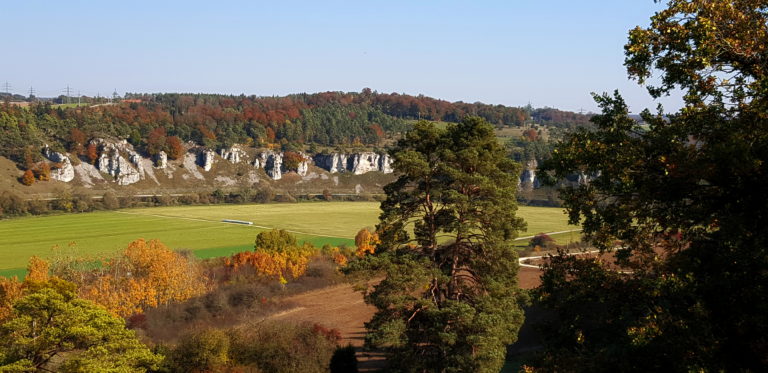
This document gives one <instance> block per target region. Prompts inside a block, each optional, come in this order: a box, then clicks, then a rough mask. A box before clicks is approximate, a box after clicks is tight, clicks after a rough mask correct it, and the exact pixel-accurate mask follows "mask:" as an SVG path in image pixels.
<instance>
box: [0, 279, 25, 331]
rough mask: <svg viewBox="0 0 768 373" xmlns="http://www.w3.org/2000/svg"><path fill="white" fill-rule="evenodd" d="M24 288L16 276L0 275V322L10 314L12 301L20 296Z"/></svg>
mask: <svg viewBox="0 0 768 373" xmlns="http://www.w3.org/2000/svg"><path fill="white" fill-rule="evenodd" d="M23 291H24V288H23V287H22V283H21V282H19V281H18V280H17V279H16V277H14V278H5V277H0V323H2V321H3V320H4V319H6V318H7V317H8V316H10V315H11V311H12V310H13V302H15V301H16V300H17V299H19V298H21V296H22V294H23Z"/></svg>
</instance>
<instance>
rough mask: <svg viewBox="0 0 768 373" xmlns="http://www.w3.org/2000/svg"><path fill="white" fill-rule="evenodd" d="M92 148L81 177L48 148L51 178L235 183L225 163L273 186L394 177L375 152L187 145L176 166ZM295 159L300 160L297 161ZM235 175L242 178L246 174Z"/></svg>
mask: <svg viewBox="0 0 768 373" xmlns="http://www.w3.org/2000/svg"><path fill="white" fill-rule="evenodd" d="M89 145H95V146H96V149H97V154H98V158H97V159H96V160H95V162H94V164H93V166H92V165H91V164H87V163H86V164H83V168H84V169H83V170H80V172H79V173H78V172H77V171H78V169H77V167H73V165H72V162H71V161H70V158H69V157H68V155H66V154H62V153H58V152H55V151H53V150H52V149H50V148H48V147H46V148H44V149H43V153H44V154H45V156H46V157H47V158H48V159H50V160H51V161H52V162H55V163H57V164H59V166H60V167H59V168H55V169H54V172H53V173H52V177H53V178H54V179H56V180H59V181H64V182H70V181H72V180H75V179H79V180H80V181H81V182H82V183H83V184H85V185H89V186H92V185H93V183H94V182H109V181H113V182H115V183H116V184H118V185H131V184H135V183H137V182H139V181H141V180H145V179H150V180H153V181H154V182H155V183H157V184H158V185H160V184H161V183H160V181H159V180H158V178H157V176H156V174H155V172H158V173H159V175H164V177H165V178H167V179H174V175H175V174H177V173H180V175H178V176H180V179H181V180H199V181H206V180H208V179H212V180H218V179H222V178H229V179H231V177H230V176H231V175H228V173H233V169H232V168H227V167H217V166H216V162H220V161H221V160H226V161H227V162H228V163H231V164H251V165H253V167H254V168H255V169H263V170H264V172H265V173H266V175H267V176H268V177H269V178H270V179H272V180H280V179H282V178H283V176H284V175H285V173H286V172H295V173H296V174H298V175H299V176H301V177H303V178H306V177H310V174H312V176H311V177H312V178H318V177H321V175H319V174H322V171H320V170H315V171H312V169H311V167H312V166H313V165H315V166H317V167H318V168H320V169H322V170H325V171H327V172H328V173H332V174H333V173H350V174H354V175H362V174H365V173H368V172H383V173H387V174H388V173H392V172H393V170H392V158H391V157H390V156H389V155H388V154H380V153H376V152H357V153H330V154H315V155H314V156H313V155H310V154H305V153H302V152H297V153H293V154H286V153H283V152H279V151H273V150H263V151H255V152H254V150H253V149H249V148H247V147H242V146H241V145H234V146H232V147H230V148H223V149H220V150H218V152H216V151H213V150H211V149H207V148H204V147H201V146H196V145H194V144H188V145H187V146H186V149H187V152H186V153H185V155H184V156H183V157H181V158H180V159H179V160H175V161H173V162H172V161H170V160H169V159H168V154H166V153H165V152H164V151H160V152H159V153H158V154H156V155H154V156H153V157H150V158H147V157H144V156H142V155H141V154H139V153H138V152H137V151H136V150H135V149H134V147H133V145H131V144H129V143H128V142H127V141H126V140H114V139H103V138H95V139H93V140H91V141H90V142H89ZM297 154H298V158H296V155H297ZM286 156H288V157H289V158H286ZM286 159H288V162H287V163H288V164H289V165H290V166H286ZM251 160H252V161H251ZM88 168H90V169H91V171H89V170H88ZM237 172H238V173H242V172H243V170H240V171H237ZM250 172H251V174H252V176H250V178H251V179H253V180H256V181H258V176H256V174H255V173H254V172H253V171H250ZM205 173H211V174H212V176H210V177H208V176H205V175H204V174H205ZM246 173H248V172H246ZM99 175H101V176H99ZM107 175H109V176H111V178H110V177H109V176H107ZM102 176H103V177H102ZM217 178H218V179H217ZM229 179H228V180H229ZM321 179H323V180H327V179H328V177H327V175H326V176H325V177H324V178H323V177H321ZM222 180H223V179H222Z"/></svg>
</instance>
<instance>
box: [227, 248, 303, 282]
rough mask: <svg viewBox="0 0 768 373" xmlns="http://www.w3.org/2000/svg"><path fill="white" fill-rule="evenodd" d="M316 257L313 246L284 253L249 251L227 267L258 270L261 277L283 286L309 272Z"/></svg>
mask: <svg viewBox="0 0 768 373" xmlns="http://www.w3.org/2000/svg"><path fill="white" fill-rule="evenodd" d="M313 255H315V249H314V247H312V246H311V245H304V246H302V247H291V248H289V249H288V250H284V251H247V252H242V253H237V254H235V255H233V256H232V258H231V259H227V261H226V265H227V266H228V267H230V268H233V269H237V268H239V267H242V266H246V265H247V266H248V267H250V268H253V269H254V270H256V272H257V273H258V275H259V276H261V277H265V278H273V279H275V280H277V281H279V282H280V283H282V284H285V283H287V282H288V280H289V279H296V278H299V277H300V276H302V275H303V274H304V273H305V272H306V271H307V266H308V265H309V259H310V257H312V256H313Z"/></svg>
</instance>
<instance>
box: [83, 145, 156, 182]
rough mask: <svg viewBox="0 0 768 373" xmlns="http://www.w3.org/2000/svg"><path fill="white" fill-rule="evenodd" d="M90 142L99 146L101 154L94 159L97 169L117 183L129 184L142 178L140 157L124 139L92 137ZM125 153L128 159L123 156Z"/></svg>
mask: <svg viewBox="0 0 768 373" xmlns="http://www.w3.org/2000/svg"><path fill="white" fill-rule="evenodd" d="M91 143H92V144H95V145H97V146H99V147H100V148H101V149H100V150H101V155H100V156H99V159H98V160H97V161H96V168H98V169H99V171H101V172H104V173H106V174H109V175H112V177H114V178H115V181H116V182H117V184H119V185H130V184H133V183H137V182H139V181H140V180H141V179H142V178H143V176H142V175H143V174H144V172H143V171H144V170H143V165H142V157H141V155H139V154H138V153H136V152H135V151H134V150H133V146H132V145H131V144H128V142H127V141H126V140H121V141H117V142H114V141H108V140H105V139H93V140H91ZM123 154H125V155H126V156H127V157H128V159H130V161H128V160H126V158H125V157H124V156H123Z"/></svg>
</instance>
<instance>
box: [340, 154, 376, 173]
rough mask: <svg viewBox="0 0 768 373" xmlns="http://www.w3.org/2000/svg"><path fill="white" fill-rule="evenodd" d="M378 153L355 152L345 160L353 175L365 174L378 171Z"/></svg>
mask: <svg viewBox="0 0 768 373" xmlns="http://www.w3.org/2000/svg"><path fill="white" fill-rule="evenodd" d="M380 157H381V156H380V155H379V154H376V153H373V152H364V153H355V154H352V155H351V156H350V157H349V159H348V160H347V164H350V165H351V167H348V169H349V171H351V172H352V173H353V174H355V175H362V174H367V173H369V172H371V171H379V158H380Z"/></svg>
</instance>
